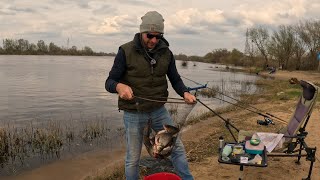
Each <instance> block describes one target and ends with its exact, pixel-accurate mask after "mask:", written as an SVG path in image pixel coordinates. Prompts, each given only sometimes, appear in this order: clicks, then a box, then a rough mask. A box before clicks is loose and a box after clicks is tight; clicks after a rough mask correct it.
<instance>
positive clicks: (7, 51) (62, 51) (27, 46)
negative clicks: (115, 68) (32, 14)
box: [0, 39, 115, 56]
mask: <svg viewBox="0 0 320 180" xmlns="http://www.w3.org/2000/svg"><path fill="white" fill-rule="evenodd" d="M2 44H3V46H2V47H1V46H0V54H3V55H11V54H12V55H13V54H15V55H73V56H115V53H104V52H94V51H93V50H92V49H91V48H90V47H88V46H85V47H84V48H82V49H78V48H77V47H76V46H72V47H71V48H65V47H59V46H57V45H55V44H54V43H53V42H50V43H49V45H47V44H46V43H45V42H44V41H43V40H39V41H38V42H37V44H34V43H30V42H29V41H28V40H24V39H18V40H16V39H4V40H3V43H2Z"/></svg>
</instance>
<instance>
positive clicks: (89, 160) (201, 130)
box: [1, 71, 320, 180]
mask: <svg viewBox="0 0 320 180" xmlns="http://www.w3.org/2000/svg"><path fill="white" fill-rule="evenodd" d="M264 75H268V74H264ZM270 76H274V77H275V78H281V79H290V78H292V77H296V78H298V79H303V80H309V81H312V82H314V83H317V84H320V73H313V72H296V71H294V72H289V71H277V72H276V73H275V74H272V75H270ZM295 103H296V102H290V101H288V102H282V103H279V104H276V105H275V104H271V103H268V102H264V101H261V103H260V102H259V103H258V104H256V105H255V106H256V107H257V108H260V109H263V110H265V111H272V112H273V113H272V114H274V115H276V116H278V117H281V118H282V119H289V118H290V117H291V114H292V112H293V111H294V107H292V105H291V104H295ZM242 113H246V112H244V111H243V110H238V111H232V112H229V113H227V114H223V116H224V117H227V118H230V119H233V118H238V117H239V115H240V114H242ZM257 118H258V116H250V117H249V118H248V119H246V121H250V120H253V122H256V119H257ZM319 118H320V104H316V106H315V108H314V111H313V114H312V116H311V118H310V121H309V124H308V127H307V131H308V132H309V134H308V137H307V140H306V141H307V143H308V145H310V146H317V147H318V148H319V147H320V141H319V140H318V138H319V137H320V132H319V130H318V129H319V127H320V119H319ZM219 121H220V120H219V119H218V118H217V117H212V118H208V119H207V120H203V121H200V122H199V123H197V124H194V125H192V126H190V127H188V128H187V129H186V130H185V131H184V132H183V134H182V139H183V141H184V142H188V141H199V140H200V139H201V138H202V137H206V136H207V135H208V134H210V133H213V132H216V131H217V125H216V123H217V122H219ZM254 124H256V123H254ZM219 128H224V127H223V126H220V127H219ZM209 148H210V147H209ZM212 148H214V147H212ZM123 157H124V152H123V150H121V151H116V152H113V153H108V152H105V151H97V152H91V153H87V154H83V155H81V156H79V157H74V158H72V159H67V160H62V161H57V162H53V163H51V164H48V165H45V166H42V167H40V168H37V169H34V170H31V171H28V172H24V173H22V174H19V175H17V176H13V177H8V178H2V177H1V179H16V180H20V179H21V180H22V179H23V180H31V179H32V180H42V179H46V180H51V179H52V180H53V179H68V180H79V179H84V178H85V177H87V176H88V175H93V176H94V175H95V174H99V173H101V172H102V171H105V170H109V171H112V170H113V169H114V167H115V166H116V165H119V164H121V163H122V162H123ZM316 157H317V160H316V162H315V164H314V168H313V173H312V179H319V180H320V161H319V159H320V150H318V151H317V153H316ZM295 160H296V158H278V157H277V158H268V167H264V168H261V167H244V171H243V172H241V171H240V168H239V166H235V165H227V164H221V163H218V157H217V154H212V156H209V157H206V158H204V159H203V160H201V161H199V162H190V163H189V166H190V169H191V171H192V174H193V175H194V177H195V179H201V180H207V179H208V180H212V179H238V178H239V177H243V179H249V180H251V179H285V180H286V179H288V180H289V179H290V180H291V179H301V178H304V177H307V174H308V170H309V165H310V161H306V160H305V158H304V157H303V158H302V159H301V165H297V164H295V163H294V161H295Z"/></svg>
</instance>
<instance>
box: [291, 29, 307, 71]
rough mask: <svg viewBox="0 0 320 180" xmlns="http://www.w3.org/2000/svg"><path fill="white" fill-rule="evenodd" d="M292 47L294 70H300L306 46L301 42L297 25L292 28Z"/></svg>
mask: <svg viewBox="0 0 320 180" xmlns="http://www.w3.org/2000/svg"><path fill="white" fill-rule="evenodd" d="M294 31H295V33H294V45H293V57H294V58H295V60H296V63H295V64H296V68H295V69H296V70H300V68H301V62H302V57H303V56H304V54H305V53H306V49H307V47H306V44H305V43H304V42H303V40H302V39H301V37H300V36H299V32H298V31H299V25H297V26H294Z"/></svg>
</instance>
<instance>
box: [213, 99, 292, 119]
mask: <svg viewBox="0 0 320 180" xmlns="http://www.w3.org/2000/svg"><path fill="white" fill-rule="evenodd" d="M212 98H215V99H218V100H221V101H223V102H226V103H229V104H231V105H234V106H236V107H240V108H242V109H245V110H248V111H250V112H252V113H256V114H258V115H260V116H263V117H267V118H268V116H266V115H265V114H262V113H260V112H256V111H253V110H251V109H248V108H246V107H243V106H241V105H239V104H236V103H232V102H230V101H227V100H224V99H221V98H218V97H212ZM266 114H267V113H266ZM275 118H277V117H275ZM277 119H278V118H277ZM277 121H279V122H281V123H283V124H287V121H285V120H283V119H280V118H279V119H278V120H277Z"/></svg>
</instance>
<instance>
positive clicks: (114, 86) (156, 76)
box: [105, 11, 196, 180]
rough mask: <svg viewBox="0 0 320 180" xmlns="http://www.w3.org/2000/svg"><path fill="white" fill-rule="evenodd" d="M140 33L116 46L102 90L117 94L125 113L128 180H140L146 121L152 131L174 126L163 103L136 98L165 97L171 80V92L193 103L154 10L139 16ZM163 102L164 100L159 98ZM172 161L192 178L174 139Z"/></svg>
mask: <svg viewBox="0 0 320 180" xmlns="http://www.w3.org/2000/svg"><path fill="white" fill-rule="evenodd" d="M141 20H142V22H141V25H140V33H136V34H135V36H134V38H133V40H132V41H130V42H128V43H126V44H123V45H121V46H120V47H119V50H118V53H117V55H116V57H115V60H114V64H113V66H112V69H111V71H110V72H109V77H108V78H107V80H106V83H105V88H106V90H107V91H109V92H111V93H118V95H119V100H118V107H119V109H120V110H123V111H124V116H123V120H124V125H125V131H126V143H127V144H126V145H127V146H126V161H125V175H126V179H127V180H137V179H138V178H139V162H140V154H141V148H142V142H143V128H144V127H145V125H147V123H148V121H150V122H151V126H152V129H154V130H155V131H160V130H163V125H164V124H168V125H173V121H172V119H171V118H170V115H169V113H168V111H167V110H166V108H165V107H164V104H165V103H164V102H163V101H162V102H155V101H147V100H143V101H142V100H141V98H140V99H139V98H138V97H148V98H154V99H155V98H157V97H158V98H165V99H166V98H167V97H168V84H167V79H166V76H168V79H169V80H170V82H171V84H172V87H173V89H174V90H175V91H176V93H177V94H179V95H180V96H181V97H183V98H184V100H185V102H186V103H188V104H192V103H195V102H196V98H195V96H193V95H192V94H190V93H189V92H188V89H187V88H186V86H185V85H184V83H183V81H182V79H181V77H180V75H179V73H178V72H177V68H176V64H175V59H174V56H173V54H172V52H171V50H170V49H169V43H168V42H167V40H166V39H165V38H164V37H163V34H164V19H163V17H162V15H161V14H159V13H158V12H156V11H149V12H147V13H146V14H145V15H144V16H142V17H141ZM162 100H163V99H162ZM171 160H172V163H173V166H174V168H175V170H176V171H177V173H178V175H179V176H180V177H181V178H182V179H183V180H189V179H193V177H192V175H191V173H190V171H189V168H188V162H187V159H186V154H185V149H184V146H183V144H182V142H181V140H180V139H179V138H177V140H176V143H175V146H174V148H173V150H172V153H171Z"/></svg>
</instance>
